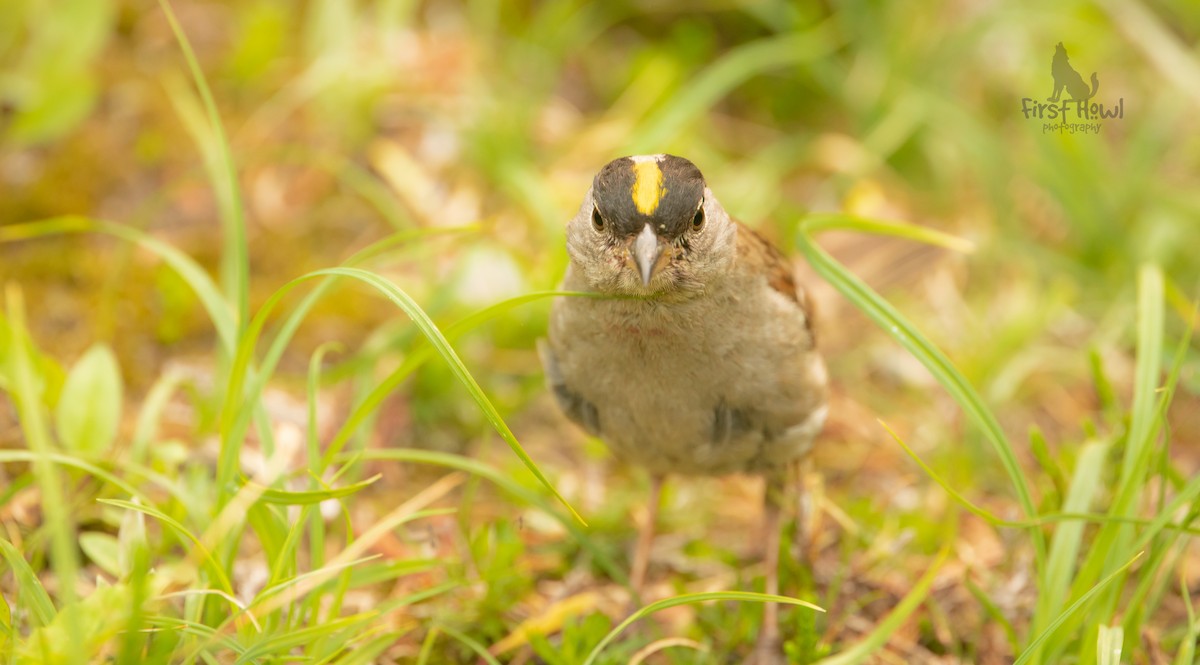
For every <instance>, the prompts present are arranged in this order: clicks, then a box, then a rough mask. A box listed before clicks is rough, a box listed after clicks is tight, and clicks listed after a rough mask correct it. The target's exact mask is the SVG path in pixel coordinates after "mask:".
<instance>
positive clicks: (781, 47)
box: [630, 21, 838, 152]
mask: <svg viewBox="0 0 1200 665" xmlns="http://www.w3.org/2000/svg"><path fill="white" fill-rule="evenodd" d="M837 43H838V40H837V37H836V31H835V28H834V25H833V21H827V22H825V23H823V24H821V25H819V26H817V27H815V28H813V29H811V30H808V31H806V32H793V33H785V34H782V35H776V36H772V37H766V38H763V39H759V40H757V41H753V42H750V43H748V44H744V45H741V46H738V47H737V48H734V49H731V50H730V51H729V52H728V53H726V54H725V55H724V56H722V57H721V58H720V59H718V60H717V61H716V62H714V63H713V64H712V65H710V66H709V67H708V68H707V69H705V70H704V71H702V72H700V73H699V74H697V75H696V76H695V77H694V78H693V79H692V80H690V81H688V84H687V85H686V86H684V87H682V88H681V89H680V90H678V91H677V92H676V94H674V95H672V96H671V99H670V101H668V102H667V104H666V105H664V106H663V107H662V108H661V109H659V110H658V111H657V112H656V113H654V114H653V115H652V116H651V117H650V118H648V119H647V120H646V122H645V123H644V124H643V125H642V127H641V129H640V130H638V131H637V133H636V134H635V135H634V137H633V139H632V140H631V142H630V143H631V145H632V147H633V148H634V149H636V150H648V151H651V152H656V151H658V150H659V149H660V147H661V146H662V145H663V144H664V143H667V142H669V141H670V140H671V138H672V137H673V136H674V135H675V134H677V133H678V132H679V131H681V130H682V129H683V127H685V126H686V125H687V123H688V122H689V121H690V120H692V119H693V118H695V117H696V116H698V115H700V114H701V113H703V112H704V111H706V110H707V109H708V108H709V107H711V106H712V105H713V104H716V103H717V102H718V101H720V99H721V98H722V97H724V96H725V95H727V94H728V93H729V92H730V91H731V90H733V89H734V88H735V87H737V86H738V85H739V84H741V83H743V82H745V81H746V80H748V79H750V78H751V77H753V76H755V75H757V74H760V73H762V72H764V71H768V70H771V69H776V68H780V67H786V66H788V65H796V64H799V63H803V62H809V61H812V60H815V59H817V58H820V57H822V56H825V55H827V54H828V53H829V52H830V51H832V50H833V49H835V48H836V47H837Z"/></svg>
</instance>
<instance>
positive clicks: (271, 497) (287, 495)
mask: <svg viewBox="0 0 1200 665" xmlns="http://www.w3.org/2000/svg"><path fill="white" fill-rule="evenodd" d="M381 477H382V475H381V474H375V475H374V476H371V477H370V478H367V479H366V480H360V481H359V482H357V483H354V484H352V485H346V486H345V487H338V488H334V489H324V490H307V491H299V492H289V491H285V490H277V489H272V488H270V487H262V486H257V483H253V482H247V483H246V484H247V485H256V486H257V487H256V489H257V490H258V491H259V492H261V494H260V495H259V500H260V501H262V502H264V503H273V504H277V505H280V506H309V505H312V504H314V503H321V502H322V501H328V500H329V499H340V498H342V497H347V496H350V495H351V494H355V493H357V492H360V491H362V490H364V489H366V488H368V487H370V486H371V485H374V484H375V481H377V480H379V479H380V478H381Z"/></svg>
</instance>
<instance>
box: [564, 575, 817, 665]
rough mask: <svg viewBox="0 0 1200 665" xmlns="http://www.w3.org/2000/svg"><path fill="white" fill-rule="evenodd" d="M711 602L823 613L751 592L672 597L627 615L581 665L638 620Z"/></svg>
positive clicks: (589, 663)
mask: <svg viewBox="0 0 1200 665" xmlns="http://www.w3.org/2000/svg"><path fill="white" fill-rule="evenodd" d="M713 600H736V601H739V602H751V603H781V604H783V605H795V606H797V607H807V608H808V609H810V610H814V611H817V612H824V611H825V610H824V609H823V608H821V607H819V606H817V605H814V604H812V603H810V602H808V601H806V600H800V599H799V598H789V597H787V596H775V595H771V594H766V593H754V592H751V591H707V592H702V593H686V594H683V595H680V596H672V597H670V598H664V599H662V600H660V601H657V602H653V603H650V604H649V605H645V606H643V607H641V608H638V610H637V611H636V612H634V613H633V614H631V615H629V617H628V618H626V619H625V620H624V621H622V622H621V623H619V624H617V626H616V627H615V628H613V629H612V630H610V631H608V634H607V635H605V636H604V638H603V639H601V640H600V642H599V643H597V644H596V646H595V647H592V651H591V653H589V654H588V657H587V660H585V661H583V665H592V663H594V662H596V659H597V658H599V657H600V654H601V653H602V652H603V651H604V648H605V647H607V646H608V645H609V644H611V643H612V641H613V640H615V639H617V636H619V635H620V634H621V632H622V631H624V630H625V629H626V628H628V627H629V626H631V625H633V624H634V623H635V622H637V621H638V620H640V619H643V618H645V617H648V616H650V615H651V614H654V613H655V612H658V611H660V610H665V609H668V608H671V607H678V606H680V605H692V604H695V603H705V602H709V601H713Z"/></svg>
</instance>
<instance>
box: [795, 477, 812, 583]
mask: <svg viewBox="0 0 1200 665" xmlns="http://www.w3.org/2000/svg"><path fill="white" fill-rule="evenodd" d="M811 464H812V463H811V462H810V460H809V458H808V457H804V458H802V459H801V460H800V461H798V462H795V463H794V464H793V466H792V470H793V472H794V473H795V474H796V478H795V480H793V481H792V482H793V483H794V485H793V487H794V488H795V492H796V535H795V537H794V538H793V539H792V551H793V556H795V557H796V558H797V559H798V560H799V561H800V562H801V563H802V564H804V565H805V566H807V567H808V568H810V569H811V568H812V530H813V528H814V527H815V525H816V524H815V522H814V521H813V520H814V519H815V515H814V513H815V511H816V507H815V506H814V505H813V499H812V497H811V496H810V495H809V493H808V471H809V469H810V467H811Z"/></svg>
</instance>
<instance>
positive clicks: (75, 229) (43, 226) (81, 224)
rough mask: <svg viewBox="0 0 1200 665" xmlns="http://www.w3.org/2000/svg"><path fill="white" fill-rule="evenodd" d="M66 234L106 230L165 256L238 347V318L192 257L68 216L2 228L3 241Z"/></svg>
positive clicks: (225, 340) (127, 229)
mask: <svg viewBox="0 0 1200 665" xmlns="http://www.w3.org/2000/svg"><path fill="white" fill-rule="evenodd" d="M65 233H103V234H106V235H110V236H113V237H115V238H119V239H121V240H124V241H126V242H130V243H133V244H135V245H138V246H139V247H141V248H143V249H145V250H147V251H149V252H151V253H152V254H154V255H156V256H158V258H160V259H162V260H163V261H164V262H165V263H166V264H167V265H168V266H170V267H171V269H172V270H174V271H175V273H176V274H178V275H179V277H180V278H181V279H182V280H183V281H184V282H185V283H186V284H187V285H188V286H189V287H190V288H191V289H192V292H193V293H195V294H196V297H197V298H199V299H200V304H201V305H202V306H203V307H204V311H205V312H206V313H207V314H208V318H209V319H210V320H211V321H212V323H213V327H214V328H216V329H217V336H218V338H219V339H220V340H221V343H222V345H223V346H224V347H225V348H226V349H227V351H229V352H232V351H233V349H234V348H235V346H236V339H237V330H236V319H235V318H234V315H233V312H232V311H231V310H230V309H229V304H228V303H227V302H226V301H225V299H224V297H223V296H222V295H221V292H220V290H219V289H218V288H217V285H216V284H214V283H213V281H212V278H210V277H209V276H208V273H207V272H205V271H204V268H202V267H200V264H198V263H196V261H195V260H193V259H192V257H190V256H188V255H187V254H184V253H183V252H181V251H179V250H178V249H176V248H174V247H172V246H171V245H169V244H167V243H165V242H163V241H161V240H159V239H157V238H154V237H153V236H151V235H149V234H147V233H145V232H144V231H141V230H138V229H135V228H133V227H131V226H124V225H121V224H114V223H112V222H105V221H101V220H95V219H90V218H87V217H80V216H77V215H66V216H62V217H52V218H49V219H44V220H38V221H34V222H24V223H21V224H13V225H10V226H3V227H0V243H4V242H15V241H18V240H28V239H31V238H40V237H45V236H51V235H59V234H65Z"/></svg>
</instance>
